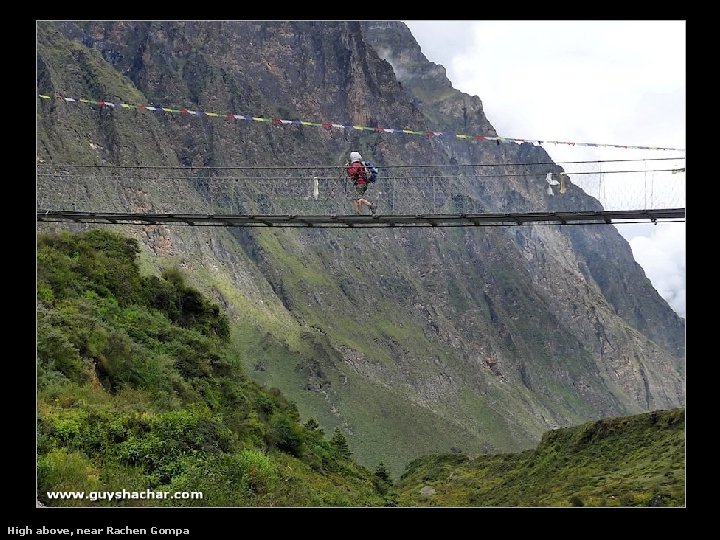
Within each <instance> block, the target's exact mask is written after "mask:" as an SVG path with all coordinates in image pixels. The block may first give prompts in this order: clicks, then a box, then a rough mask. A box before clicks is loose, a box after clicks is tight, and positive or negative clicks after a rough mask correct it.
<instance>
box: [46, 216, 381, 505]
mask: <svg viewBox="0 0 720 540" xmlns="http://www.w3.org/2000/svg"><path fill="white" fill-rule="evenodd" d="M138 252H139V246H138V243H137V242H136V241H135V240H133V239H129V238H124V237H122V236H118V235H116V234H113V233H109V232H106V231H103V230H95V231H91V232H88V233H84V234H78V235H72V234H69V233H61V234H43V235H41V236H40V237H39V239H38V251H37V259H38V269H37V278H38V283H37V295H38V305H37V328H38V330H37V377H38V484H39V485H38V497H39V500H40V501H41V502H43V503H44V504H46V505H50V506H53V505H61V506H103V505H105V506H121V505H127V506H131V505H149V506H179V505H197V506H283V505H294V506H323V505H337V506H345V505H353V506H364V505H380V504H383V503H384V502H385V501H386V500H387V499H388V498H389V497H391V491H390V490H389V483H388V482H387V478H385V477H386V474H385V472H386V471H385V470H384V467H383V468H382V469H381V470H380V471H379V473H376V474H373V473H372V472H371V471H369V470H367V469H365V468H363V467H361V466H359V465H357V464H355V463H354V462H353V461H352V459H351V454H350V452H349V449H348V446H347V441H346V440H345V439H344V435H343V434H342V433H341V432H340V431H337V432H336V433H335V434H334V436H333V437H332V439H330V440H329V439H328V438H327V437H326V436H325V434H324V433H323V431H322V429H320V427H319V426H318V424H317V422H315V421H314V420H313V419H309V420H308V421H307V422H306V423H305V424H301V422H300V415H299V413H298V410H297V408H296V407H295V405H294V404H293V403H290V402H288V401H287V400H286V399H285V398H284V397H283V396H282V395H281V394H280V393H279V392H278V391H277V390H274V389H270V390H268V389H265V388H263V387H261V386H259V385H258V384H256V383H254V382H252V381H250V380H249V379H247V377H245V376H244V375H243V373H242V370H241V368H240V365H241V359H238V358H234V357H231V355H230V354H229V353H228V342H229V334H230V332H229V326H228V321H227V318H226V317H225V315H224V314H222V313H221V312H220V310H219V308H218V306H216V305H214V304H212V303H211V302H209V301H208V300H207V299H206V298H204V297H203V296H202V295H201V294H200V293H198V292H197V291H196V290H194V289H192V288H190V287H188V286H187V285H186V284H185V283H184V280H183V277H182V275H181V274H180V273H179V272H178V271H177V270H174V269H169V270H166V271H165V272H164V273H163V275H162V276H161V277H157V276H145V275H141V274H140V272H139V269H138V264H137V254H138ZM123 489H124V490H128V491H145V490H146V489H150V490H153V491H168V492H175V491H201V492H202V493H203V499H202V500H186V499H183V500H171V499H164V500H157V499H150V500H148V499H129V500H127V499H126V500H122V499H120V500H112V501H108V500H99V501H95V502H89V501H88V500H71V499H66V500H63V501H58V500H51V499H49V498H48V497H47V494H46V492H47V491H84V492H86V493H89V492H93V491H95V492H98V491H122V490H123Z"/></svg>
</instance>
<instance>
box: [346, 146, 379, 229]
mask: <svg viewBox="0 0 720 540" xmlns="http://www.w3.org/2000/svg"><path fill="white" fill-rule="evenodd" d="M345 172H347V175H348V176H349V177H350V179H351V180H352V181H353V185H354V186H355V200H354V201H353V205H354V206H355V213H356V214H360V210H361V208H362V207H363V205H365V206H367V207H368V208H369V209H370V212H372V214H373V215H375V205H374V204H373V203H371V202H370V201H368V200H367V199H366V198H365V192H366V191H367V187H368V179H367V175H366V172H365V164H364V163H363V160H362V156H361V155H360V152H350V161H348V162H347V163H346V164H345Z"/></svg>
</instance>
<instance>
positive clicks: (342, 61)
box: [38, 22, 684, 473]
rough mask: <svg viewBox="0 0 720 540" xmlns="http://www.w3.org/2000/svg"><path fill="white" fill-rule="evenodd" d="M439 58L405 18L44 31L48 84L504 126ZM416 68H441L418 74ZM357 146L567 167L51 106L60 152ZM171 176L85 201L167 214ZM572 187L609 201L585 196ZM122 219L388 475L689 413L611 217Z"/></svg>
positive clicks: (115, 156) (503, 154)
mask: <svg viewBox="0 0 720 540" xmlns="http://www.w3.org/2000/svg"><path fill="white" fill-rule="evenodd" d="M393 24H395V25H396V26H392V25H393ZM388 25H389V26H388ZM373 28H374V30H373ZM383 28H385V29H388V28H389V29H390V30H393V29H399V30H402V32H404V33H400V31H399V30H398V31H397V32H394V31H393V32H390V34H391V35H394V36H395V38H397V39H394V41H392V42H389V41H387V40H386V41H387V42H386V43H385V45H384V46H383V47H380V45H379V44H378V43H379V41H378V40H379V39H380V38H379V37H378V35H379V34H378V33H380V32H382V31H383ZM373 32H375V33H373ZM373 36H374V37H373ZM398 36H399V38H398ZM400 38H402V39H400ZM376 50H377V51H380V52H381V54H383V55H384V56H387V57H388V58H392V59H393V66H395V68H396V71H398V66H402V65H403V64H402V62H403V58H405V57H408V58H411V59H412V62H410V63H409V64H408V65H407V66H406V69H405V73H404V74H403V75H402V76H397V77H396V72H394V71H393V66H391V65H390V63H388V62H385V61H384V60H382V59H381V58H380V57H379V56H378V53H377V52H376ZM387 51H391V52H390V53H388V52H387ZM423 59H424V57H422V54H421V53H420V52H419V48H418V47H417V44H416V43H415V42H414V40H413V39H412V36H411V35H410V34H409V31H408V30H407V28H406V27H404V25H400V24H399V23H392V24H391V23H387V24H385V26H383V25H379V26H377V25H376V26H372V25H369V23H363V25H361V24H360V23H343V22H337V23H335V22H332V23H331V22H275V23H260V22H222V23H221V22H212V23H198V22H180V23H169V22H146V23H132V22H84V23H72V22H63V23H40V24H39V25H38V87H39V88H40V89H41V92H43V93H46V94H55V93H57V94H62V95H74V96H85V97H93V98H95V97H103V98H105V99H109V100H111V99H115V100H120V101H123V102H129V103H155V104H163V105H168V104H171V105H173V106H176V107H180V106H193V107H197V108H198V109H200V110H213V111H233V112H237V113H241V114H248V113H251V114H253V115H264V116H265V117H270V116H274V115H278V114H279V115H280V116H282V117H283V118H296V117H297V118H305V119H313V120H316V121H328V120H332V121H339V122H343V123H353V124H363V125H393V126H405V127H407V128H409V129H425V128H426V127H427V126H430V127H436V126H437V125H440V126H441V127H442V126H449V127H451V128H453V129H457V130H458V131H460V130H464V129H465V128H467V130H468V131H471V132H473V131H477V132H484V133H492V132H493V131H492V127H491V126H490V125H489V124H488V122H487V120H486V119H485V117H484V115H483V114H482V104H481V103H480V101H479V99H477V98H471V97H469V96H464V95H462V94H460V93H458V92H457V91H455V90H453V89H452V88H451V86H449V82H447V83H446V82H445V81H446V80H445V81H443V80H442V77H444V73H442V71H441V70H440V69H439V68H436V69H430V68H429V67H428V64H429V63H427V62H426V61H425V63H423ZM430 67H432V66H430ZM413 70H416V71H418V70H419V72H421V73H425V74H426V75H424V76H423V77H420V81H419V82H417V84H408V83H407V81H408V79H407V77H408V75H407V74H408V73H413V72H414V71H413ZM399 80H400V81H403V82H402V84H401V82H399ZM413 80H414V79H413ZM440 90H442V92H441V91H440ZM409 92H412V94H411V93H409ZM418 96H420V97H418ZM428 119H430V120H428ZM431 121H433V122H431ZM434 121H437V122H440V124H435V123H434ZM356 149H357V150H359V151H360V152H361V153H363V154H364V155H366V156H371V157H372V158H373V159H374V161H376V162H378V163H379V164H380V165H381V167H382V165H383V164H393V165H395V164H409V163H426V162H428V161H432V162H435V163H447V164H450V163H480V162H483V163H497V164H503V163H526V162H531V161H549V157H548V156H547V154H546V153H545V152H544V150H543V149H542V148H539V147H533V146H532V145H529V144H523V145H514V144H512V145H507V144H503V145H500V146H498V145H495V144H494V143H493V144H491V143H487V142H486V143H475V142H467V141H461V140H456V141H452V142H447V141H438V140H433V139H424V138H420V137H403V136H401V135H395V134H393V135H387V134H378V133H372V134H367V133H366V132H355V131H352V130H350V131H346V132H344V133H343V132H340V131H338V130H332V131H326V130H323V129H317V128H307V129H305V128H303V127H296V126H289V127H277V126H271V125H268V124H260V123H254V122H250V123H239V122H229V121H227V122H226V121H218V120H214V119H208V118H197V117H187V116H183V115H174V116H173V115H160V114H150V113H147V112H143V111H125V110H121V111H114V110H110V109H109V108H102V109H101V110H93V109H92V108H90V107H86V106H79V105H73V104H66V103H63V102H60V101H51V102H47V101H39V103H38V158H39V159H40V160H44V161H46V162H54V163H63V162H66V163H67V162H71V163H78V162H80V163H116V164H123V165H134V164H145V165H147V164H154V165H177V164H182V165H193V166H199V165H237V164H243V165H257V164H261V165H268V164H294V165H301V164H303V165H318V164H328V163H342V162H343V161H344V160H345V158H346V155H347V153H348V152H349V151H350V150H356ZM542 176H543V177H544V174H543V175H542ZM543 181H544V180H543V178H540V177H538V178H537V180H534V179H530V180H528V179H526V178H523V179H518V180H511V181H508V182H505V183H502V184H501V183H495V184H478V183H474V182H472V181H468V182H467V184H466V185H463V186H459V187H458V188H457V189H458V190H459V192H458V195H459V196H461V197H465V198H467V199H472V200H476V201H481V202H482V203H483V204H487V205H488V206H489V207H493V208H495V207H497V208H507V209H508V210H510V209H512V208H513V207H515V206H519V205H521V204H522V203H523V201H532V202H533V203H534V206H535V207H536V208H552V205H553V204H558V203H555V202H553V201H549V200H546V199H545V198H543V190H542V189H541V186H542V182H543ZM381 182H382V180H381ZM164 185H165V187H166V188H167V189H166V190H165V192H164V193H163V197H165V200H166V201H167V200H170V201H172V200H173V197H174V198H175V200H176V201H178V203H180V202H182V206H184V207H187V206H188V205H192V204H193V201H195V200H197V201H200V198H201V194H200V193H198V192H197V191H193V189H192V188H191V187H189V186H187V185H185V184H183V183H182V182H181V181H177V182H176V183H174V184H173V183H170V184H164ZM381 186H382V184H380V185H379V186H378V187H377V188H374V189H378V190H380V189H382V187H381ZM421 188H422V186H418V188H417V190H420V189H421ZM153 189H154V188H153V186H151V185H138V186H135V188H134V189H132V190H131V189H127V190H125V191H124V192H122V193H118V188H117V187H115V186H112V185H110V184H109V183H108V182H105V181H103V179H102V178H97V179H93V180H87V181H85V182H84V185H83V186H82V189H78V190H77V193H76V194H75V196H76V198H77V200H78V201H84V202H89V203H92V202H93V201H97V202H102V203H103V204H106V203H108V201H110V202H112V203H113V204H116V203H117V204H120V202H118V201H122V204H123V205H125V206H130V207H132V208H134V209H136V210H140V209H148V208H152V207H153ZM155 189H157V188H155ZM404 195H405V196H406V197H414V196H419V192H418V191H408V192H407V193H405V194H404ZM567 198H568V199H567V200H571V199H573V198H580V199H584V200H586V202H587V203H588V204H595V205H597V202H596V201H591V200H589V198H588V197H587V195H585V194H584V193H583V192H582V191H581V190H580V189H579V188H577V187H575V186H573V185H570V186H569V189H568V193H567ZM198 204H199V202H198ZM348 209H349V207H348ZM123 230H124V232H125V233H126V234H130V235H133V236H135V237H137V238H138V239H140V240H141V242H142V245H143V247H144V250H145V252H144V255H145V256H144V258H143V264H145V265H146V266H147V267H148V268H153V269H154V270H155V271H158V270H159V269H160V268H161V267H163V266H166V265H168V264H177V265H179V266H180V267H181V268H183V269H184V270H186V271H187V272H188V275H189V278H190V279H191V281H192V283H193V285H195V286H197V287H198V288H200V289H201V290H203V291H204V292H206V293H207V294H210V295H212V296H213V297H214V298H216V299H217V301H218V302H220V303H221V304H222V305H223V306H225V307H226V308H227V309H228V311H229V314H230V318H231V320H230V326H231V339H232V346H233V348H234V350H235V352H236V353H237V354H239V355H240V356H241V358H243V363H244V365H245V367H246V368H247V370H248V373H249V375H251V376H252V377H254V378H255V379H256V380H259V381H262V382H267V383H269V384H272V385H274V386H277V387H278V388H280V389H281V390H282V391H283V393H284V394H285V395H287V396H288V397H289V399H291V400H293V401H295V402H296V403H297V406H298V409H299V411H300V414H301V416H303V417H309V416H313V417H315V418H317V419H318V421H319V422H320V424H321V425H322V426H323V427H324V428H325V429H326V430H332V429H334V428H335V427H338V426H339V427H341V428H342V429H343V430H344V432H345V433H346V434H347V436H348V440H349V442H350V445H351V448H352V449H353V451H354V452H355V454H356V456H357V457H358V459H359V460H360V461H361V462H362V463H365V464H367V465H369V466H373V467H374V466H375V465H376V464H377V462H378V461H380V460H383V461H385V462H386V463H388V465H389V466H390V468H391V470H393V471H394V472H396V473H399V472H400V470H402V467H403V465H404V464H405V463H407V462H408V461H409V460H410V459H412V458H414V457H417V456H419V455H422V454H424V453H428V452H431V451H436V452H437V451H448V450H450V449H451V448H456V449H457V448H459V449H462V450H463V451H465V452H469V453H478V452H486V451H512V450H518V449H523V448H529V447H530V446H532V445H533V444H534V443H535V442H537V440H539V438H540V436H541V434H542V433H543V432H544V431H545V430H546V429H548V428H554V427H557V426H561V425H567V424H570V423H577V422H581V421H585V420H588V419H593V418H599V417H602V416H608V415H617V414H626V413H633V412H640V411H644V410H650V409H655V408H667V407H673V406H677V405H681V404H683V403H684V369H683V363H684V357H683V356H684V345H683V333H684V325H683V322H682V320H681V319H679V318H678V317H677V316H675V315H674V313H673V312H672V310H670V308H669V307H668V306H667V304H666V303H665V302H664V301H663V300H662V299H661V298H660V297H659V295H658V294H657V293H656V292H655V291H654V289H652V286H651V285H650V282H649V281H648V280H647V278H646V277H645V276H644V274H643V273H642V269H641V268H640V267H639V266H638V265H637V264H636V263H634V261H633V260H632V253H631V251H630V249H629V246H628V244H627V242H625V240H623V239H622V238H621V237H620V236H619V234H618V233H617V231H616V230H615V229H614V228H611V227H596V228H594V229H593V228H590V227H572V231H570V232H567V231H566V230H565V229H563V228H561V227H523V228H507V229H504V228H495V229H482V230H471V229H467V230H397V231H389V230H364V231H357V230H317V231H312V230H300V231H291V230H282V231H272V230H247V229H234V230H200V229H193V228H190V227H158V226H147V227H125V228H123Z"/></svg>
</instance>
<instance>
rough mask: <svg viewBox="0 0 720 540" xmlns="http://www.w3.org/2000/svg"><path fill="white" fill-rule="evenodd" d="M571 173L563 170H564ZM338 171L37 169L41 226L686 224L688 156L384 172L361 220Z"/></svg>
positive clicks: (395, 168) (43, 166) (349, 186)
mask: <svg viewBox="0 0 720 540" xmlns="http://www.w3.org/2000/svg"><path fill="white" fill-rule="evenodd" d="M565 169H567V170H565ZM353 198H354V189H353V186H352V183H351V182H350V181H349V180H348V178H347V176H346V174H345V172H344V168H343V167H338V166H292V167H290V166H223V167H205V166H203V167H192V166H178V167H173V166H147V165H138V166H116V165H67V164H47V163H38V164H37V172H36V210H37V220H38V221H39V222H76V223H109V224H136V225H160V224H178V225H189V226H216V227H217V226H229V227H237V226H242V227H252V226H257V227H351V228H352V227H357V228H363V227H458V226H460V227H467V226H508V225H525V224H534V223H535V224H561V225H574V224H609V223H617V222H628V221H629V222H633V221H635V222H637V221H650V222H657V221H658V220H675V221H684V219H685V158H684V157H682V158H657V159H652V160H612V161H610V160H608V161H602V162H600V161H578V162H567V163H565V167H564V168H563V167H560V166H559V165H558V164H557V163H553V162H543V163H486V164H472V165H448V164H435V165H412V166H381V173H380V178H379V179H378V182H377V183H375V184H370V187H369V189H368V191H367V198H368V199H370V200H371V201H372V202H374V203H375V205H376V207H377V214H376V215H370V214H368V215H357V214H354V212H353V205H352V200H353Z"/></svg>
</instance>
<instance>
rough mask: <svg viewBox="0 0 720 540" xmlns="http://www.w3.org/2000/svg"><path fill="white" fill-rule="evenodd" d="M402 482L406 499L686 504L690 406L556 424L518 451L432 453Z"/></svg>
mask: <svg viewBox="0 0 720 540" xmlns="http://www.w3.org/2000/svg"><path fill="white" fill-rule="evenodd" d="M425 486H430V487H431V488H433V489H434V490H435V493H434V494H432V495H423V494H422V493H421V490H422V489H423V488H424V487H425ZM397 489H398V491H399V492H400V497H399V501H400V504H401V505H403V506H405V505H408V506H682V505H684V504H685V410H684V409H672V410H668V411H655V412H652V413H645V414H639V415H635V416H626V417H618V418H608V419H604V420H599V421H596V422H589V423H586V424H583V425H581V426H576V427H571V428H562V429H557V430H554V431H550V432H547V433H546V434H545V436H544V437H543V439H542V441H541V443H540V445H539V446H538V448H537V449H536V450H529V451H525V452H522V453H519V454H499V455H493V456H480V457H477V458H475V459H473V460H470V459H468V457H467V456H464V455H443V456H427V457H424V458H420V459H418V460H416V461H414V462H413V463H411V464H410V465H409V466H408V470H407V472H406V473H405V474H404V475H403V477H402V479H401V481H400V482H399V484H398V486H397ZM429 491H430V490H429V489H425V492H426V493H427V492H429Z"/></svg>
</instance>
